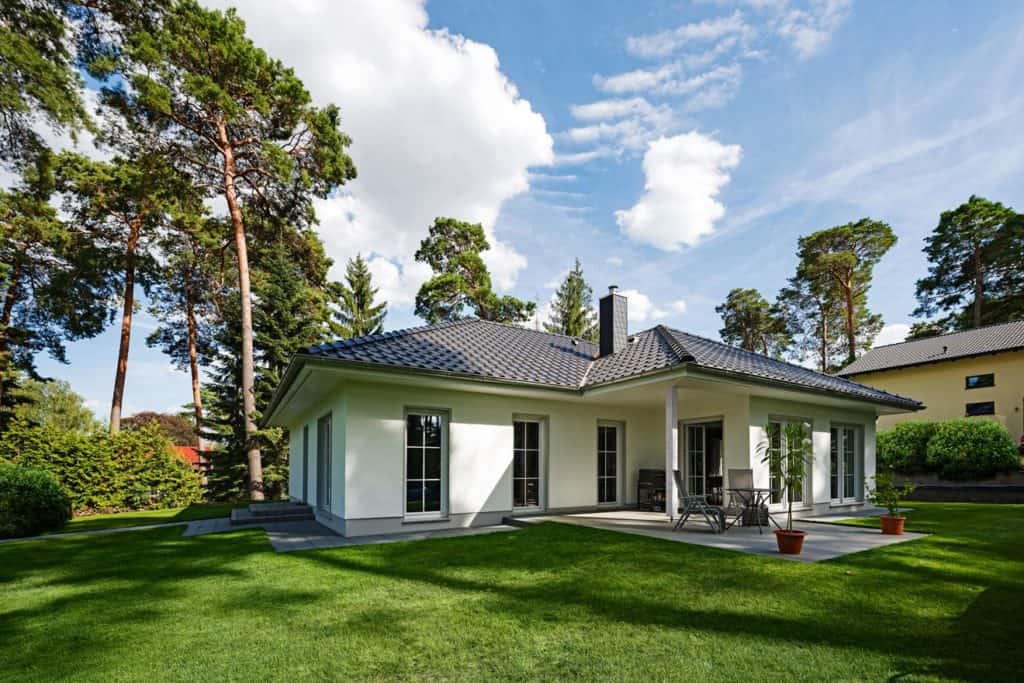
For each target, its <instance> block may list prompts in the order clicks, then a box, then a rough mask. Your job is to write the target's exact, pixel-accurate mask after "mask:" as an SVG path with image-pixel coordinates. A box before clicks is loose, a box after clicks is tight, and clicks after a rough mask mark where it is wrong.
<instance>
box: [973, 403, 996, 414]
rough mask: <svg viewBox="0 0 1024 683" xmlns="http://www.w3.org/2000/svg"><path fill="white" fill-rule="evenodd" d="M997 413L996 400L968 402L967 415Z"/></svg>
mask: <svg viewBox="0 0 1024 683" xmlns="http://www.w3.org/2000/svg"><path fill="white" fill-rule="evenodd" d="M995 414H996V402H995V401H982V402H980V403H968V404H967V417H973V416H975V415H995Z"/></svg>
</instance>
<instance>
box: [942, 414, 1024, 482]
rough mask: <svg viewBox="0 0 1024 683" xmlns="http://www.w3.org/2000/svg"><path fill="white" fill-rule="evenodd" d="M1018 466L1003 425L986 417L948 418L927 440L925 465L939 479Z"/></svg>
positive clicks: (988, 473) (972, 476) (977, 475)
mask: <svg viewBox="0 0 1024 683" xmlns="http://www.w3.org/2000/svg"><path fill="white" fill-rule="evenodd" d="M1019 466H1020V458H1019V456H1018V455H1017V448H1016V447H1015V446H1014V444H1013V438H1012V437H1011V436H1010V432H1008V431H1007V430H1006V427H1004V426H1002V425H1001V424H999V423H998V422H991V421H989V420H948V421H946V422H942V423H940V424H939V425H938V426H936V428H935V433H934V434H932V437H931V439H930V440H929V441H928V467H929V469H932V470H934V471H936V472H938V473H939V476H940V477H942V478H943V479H982V478H985V477H990V476H992V475H994V474H998V473H1000V472H1009V471H1011V470H1013V469H1016V468H1017V467H1019Z"/></svg>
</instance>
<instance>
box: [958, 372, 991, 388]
mask: <svg viewBox="0 0 1024 683" xmlns="http://www.w3.org/2000/svg"><path fill="white" fill-rule="evenodd" d="M995 385H996V376H995V375H994V374H992V373H991V372H990V373H988V374H985V375H967V379H965V380H964V386H965V387H966V388H968V389H981V388H983V387H994V386H995Z"/></svg>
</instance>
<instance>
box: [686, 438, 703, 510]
mask: <svg viewBox="0 0 1024 683" xmlns="http://www.w3.org/2000/svg"><path fill="white" fill-rule="evenodd" d="M706 454H707V431H706V430H705V428H704V425H687V426H686V455H687V469H686V480H687V483H688V484H689V490H688V491H687V493H689V494H691V495H695V496H700V495H703V494H704V493H705V490H704V488H705V487H704V475H705V472H704V458H705V457H706Z"/></svg>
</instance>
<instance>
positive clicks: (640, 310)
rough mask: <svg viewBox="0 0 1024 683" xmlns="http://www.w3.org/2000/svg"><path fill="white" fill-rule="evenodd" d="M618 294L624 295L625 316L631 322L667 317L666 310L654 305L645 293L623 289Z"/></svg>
mask: <svg viewBox="0 0 1024 683" xmlns="http://www.w3.org/2000/svg"><path fill="white" fill-rule="evenodd" d="M619 294H621V295H622V296H624V297H626V308H627V317H628V318H629V322H631V323H646V322H651V321H654V320H660V319H661V318H667V317H668V311H665V310H664V309H662V308H660V307H658V306H657V305H655V303H654V302H653V301H651V298H650V297H649V296H647V295H646V294H644V293H642V292H640V291H638V290H635V289H624V290H621V291H619Z"/></svg>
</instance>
